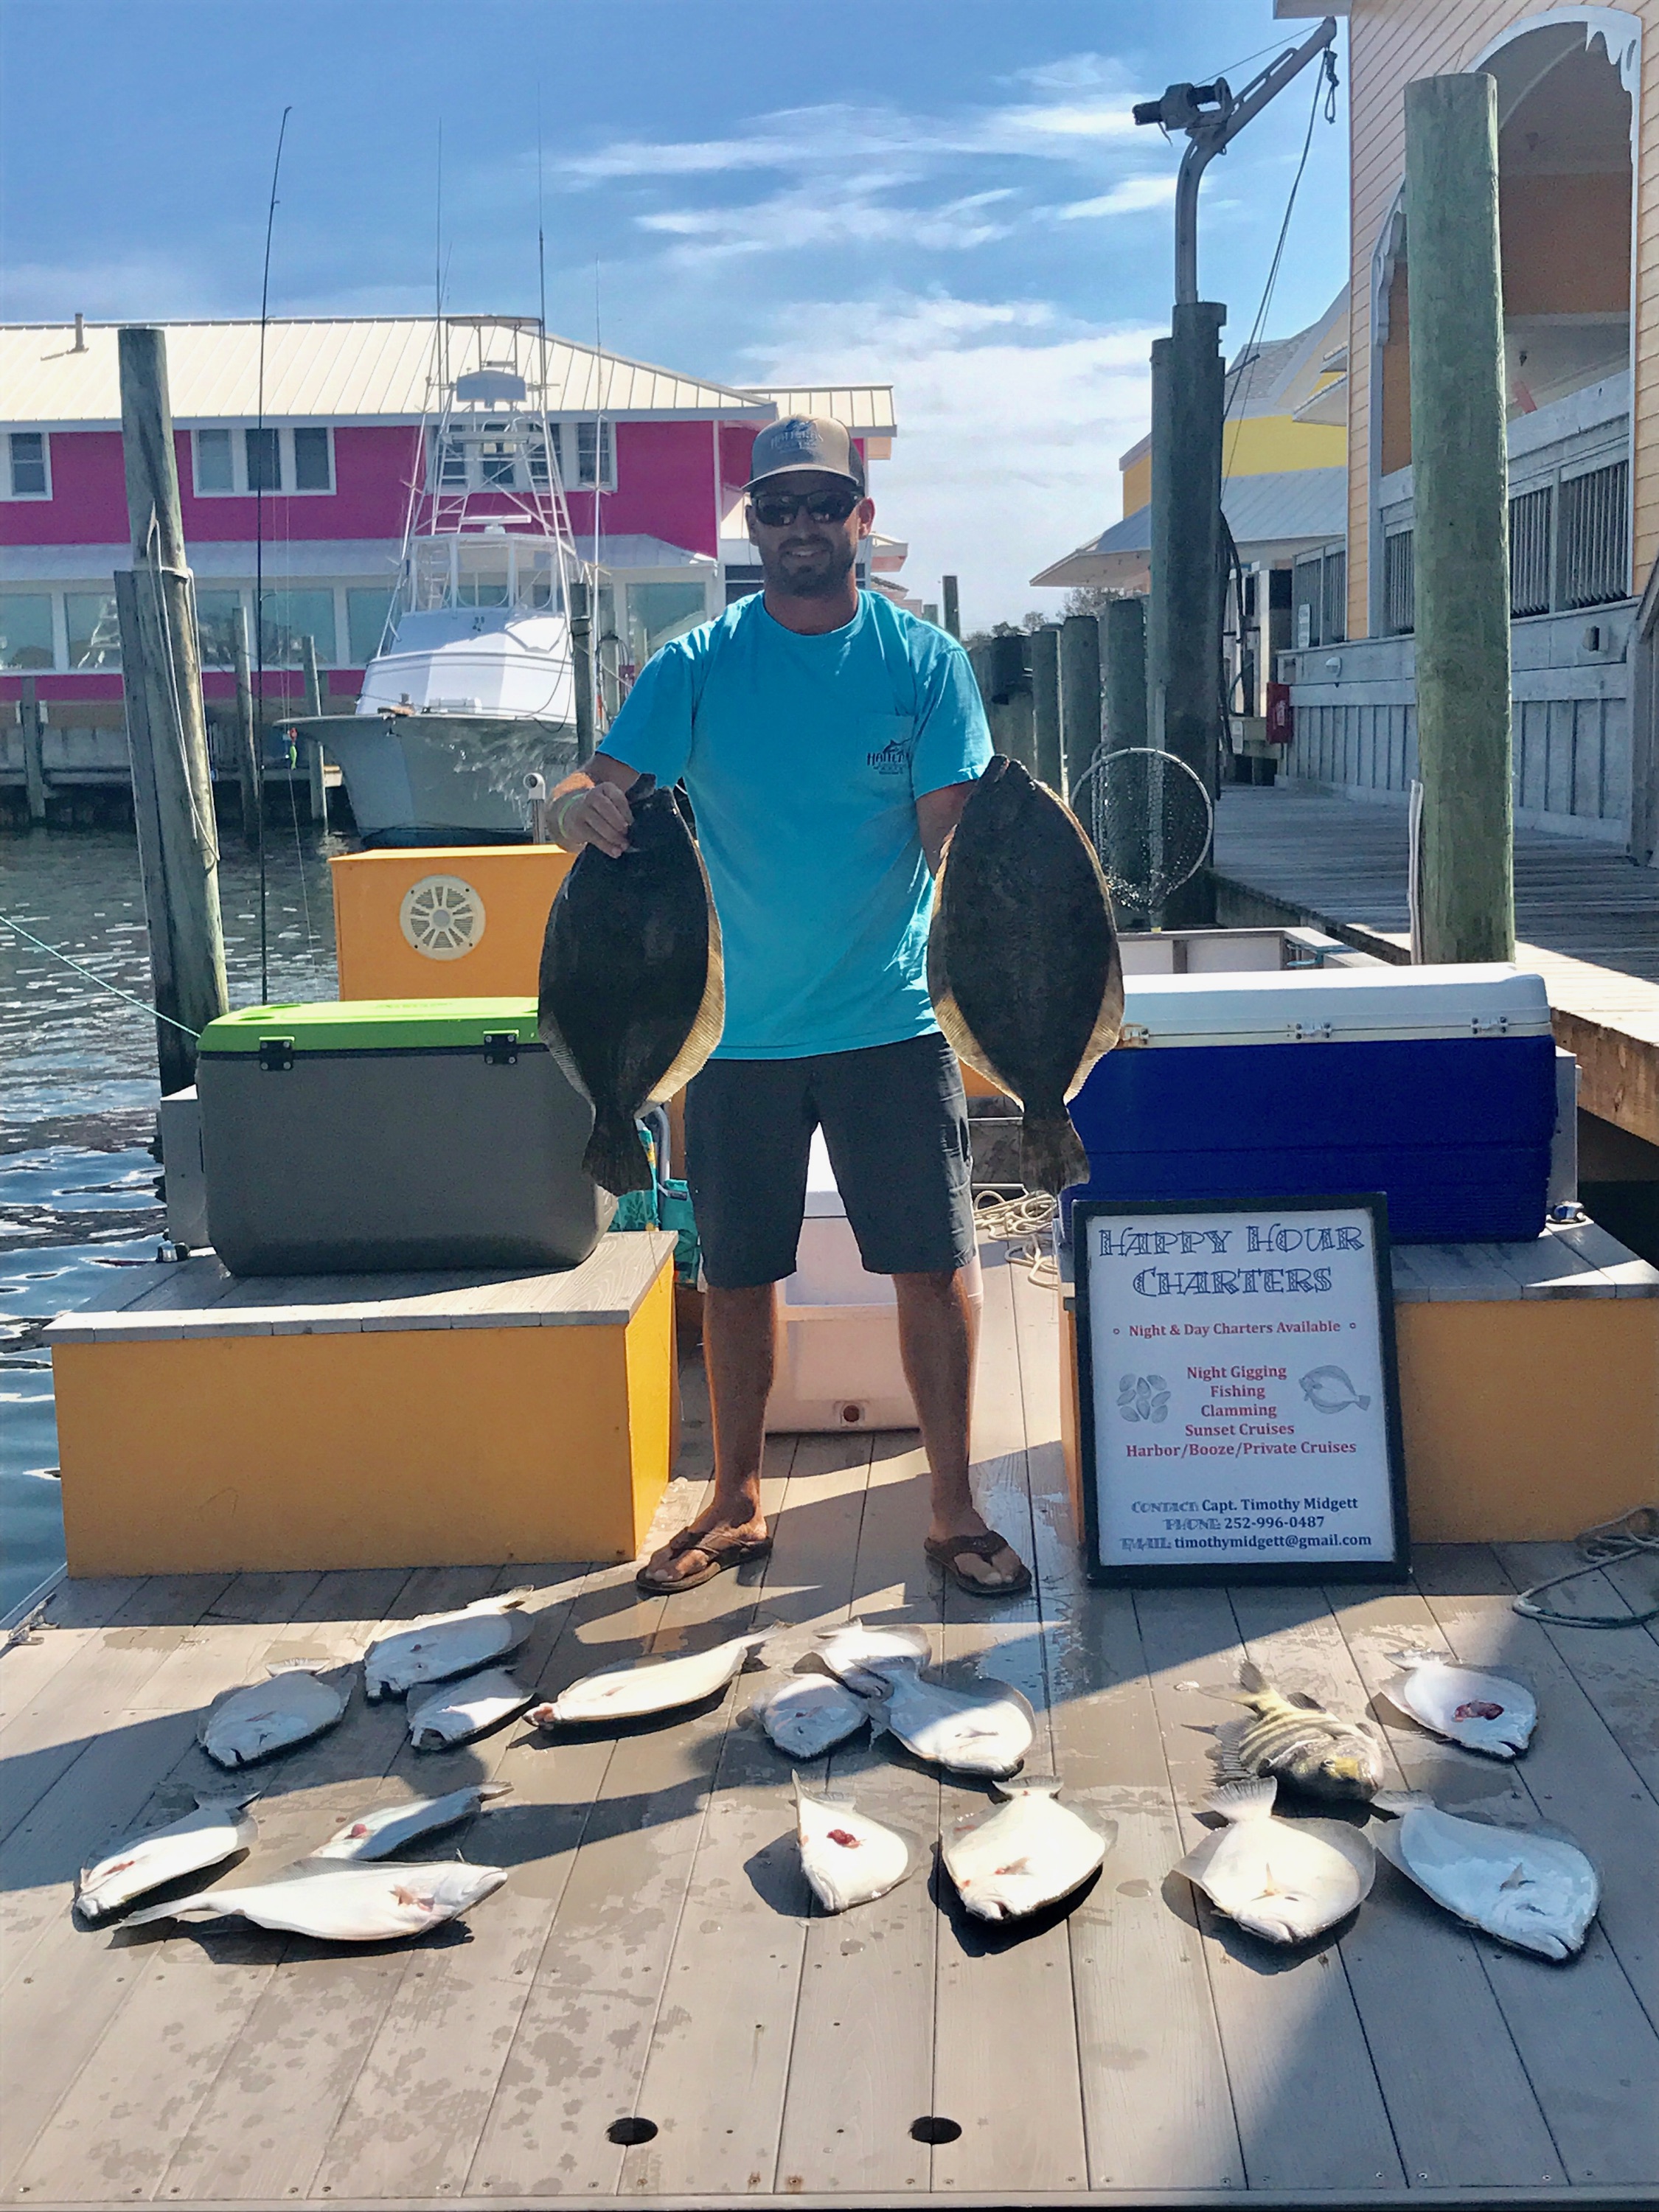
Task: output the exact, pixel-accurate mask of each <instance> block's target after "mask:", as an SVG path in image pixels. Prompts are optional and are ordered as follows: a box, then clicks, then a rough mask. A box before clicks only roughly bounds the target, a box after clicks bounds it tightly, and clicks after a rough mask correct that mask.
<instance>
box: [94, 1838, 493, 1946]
mask: <svg viewBox="0 0 1659 2212" xmlns="http://www.w3.org/2000/svg"><path fill="white" fill-rule="evenodd" d="M506 1880H507V1869H506V1868H505V1867H480V1866H468V1865H467V1864H466V1863H465V1861H464V1860H461V1859H444V1860H441V1861H440V1862H439V1863H437V1864H436V1865H435V1866H422V1865H410V1864H402V1863H392V1864H390V1865H386V1866H340V1867H335V1866H330V1867H327V1868H325V1869H320V1870H317V1871H313V1869H310V1868H309V1867H307V1866H306V1865H304V1864H303V1863H302V1864H301V1865H300V1866H297V1867H291V1868H289V1869H288V1871H287V1872H286V1873H284V1874H282V1875H278V1876H277V1877H276V1880H275V1881H258V1882H250V1883H248V1884H247V1885H246V1887H244V1888H240V1889H237V1888H230V1889H212V1890H204V1891H202V1892H201V1893H200V1894H199V1895H197V1896H196V1897H182V1898H180V1899H179V1901H178V1902H177V1903H176V1904H174V1905H151V1906H150V1907H149V1911H145V1912H135V1913H134V1914H133V1915H132V1916H131V1918H130V1919H129V1920H128V1921H127V1923H126V1925H127V1926H128V1927H129V1928H141V1927H143V1925H144V1924H145V1923H146V1922H148V1921H152V1920H227V1919H242V1920H252V1921H253V1922H255V1923H257V1924H258V1926H259V1927H261V1928H276V1929H283V1930H284V1931H285V1932H286V1933H287V1934H289V1935H290V1936H316V1937H317V1938H318V1939H319V1942H325V1943H386V1942H392V1941H393V1940H394V1939H395V1938H396V1937H398V1936H423V1935H424V1934H425V1933H426V1931H427V1929H428V1928H436V1927H438V1926H440V1925H441V1923H442V1922H444V1921H446V1920H453V1919H455V1918H456V1917H458V1916H459V1914H461V1913H463V1912H467V1911H471V1908H472V1907H473V1906H474V1905H479V1904H482V1902H483V1899H485V1898H486V1897H490V1896H493V1895H494V1894H495V1891H496V1890H498V1889H499V1888H500V1887H501V1884H502V1883H503V1882H504V1881H506Z"/></svg>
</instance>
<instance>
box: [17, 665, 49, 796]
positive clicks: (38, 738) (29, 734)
mask: <svg viewBox="0 0 1659 2212" xmlns="http://www.w3.org/2000/svg"><path fill="white" fill-rule="evenodd" d="M19 688H20V690H21V697H20V699H19V702H18V708H17V714H18V720H19V721H20V722H21V725H22V731H23V791H24V796H25V798H26V799H27V802H28V812H29V828H30V829H37V828H39V827H40V825H41V824H43V823H45V821H46V732H45V730H44V729H43V728H42V726H41V714H40V685H39V684H37V683H36V682H35V679H34V678H33V677H32V676H26V677H25V678H23V680H22V683H21V686H20V687H19Z"/></svg>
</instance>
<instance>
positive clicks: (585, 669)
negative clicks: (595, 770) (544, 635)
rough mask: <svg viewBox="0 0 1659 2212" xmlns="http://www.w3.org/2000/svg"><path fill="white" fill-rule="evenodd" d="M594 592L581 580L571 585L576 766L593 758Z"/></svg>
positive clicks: (583, 765) (571, 640)
mask: <svg viewBox="0 0 1659 2212" xmlns="http://www.w3.org/2000/svg"><path fill="white" fill-rule="evenodd" d="M570 665H571V672H572V675H573V677H574V684H575V693H576V698H575V716H576V764H577V766H578V767H579V768H580V767H585V766H586V763H588V762H589V761H590V760H592V757H593V743H594V739H593V617H592V592H591V591H590V590H589V588H588V586H586V584H585V583H583V582H581V581H580V580H578V581H576V582H574V583H573V584H572V585H571V586H570Z"/></svg>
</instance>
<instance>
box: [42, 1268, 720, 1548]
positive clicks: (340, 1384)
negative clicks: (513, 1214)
mask: <svg viewBox="0 0 1659 2212" xmlns="http://www.w3.org/2000/svg"><path fill="white" fill-rule="evenodd" d="M673 1261H674V1239H673V1237H671V1236H667V1235H664V1234H662V1233H660V1232H659V1231H654V1230H652V1231H642V1232H640V1233H638V1234H635V1235H627V1236H610V1237H604V1238H602V1239H601V1240H600V1243H599V1246H598V1247H597V1249H595V1251H594V1252H593V1254H592V1256H591V1257H590V1258H588V1259H587V1260H586V1261H583V1262H582V1264H581V1266H580V1267H573V1268H570V1269H568V1270H567V1271H565V1272H562V1273H556V1274H545V1275H513V1274H507V1273H468V1274H443V1275H386V1276H373V1275H355V1276H322V1275H312V1276H296V1277H271V1278H263V1279H261V1278H244V1279H238V1278H236V1277H234V1276H232V1275H230V1274H228V1273H226V1271H225V1269H224V1268H223V1267H221V1265H220V1264H219V1262H218V1261H216V1259H214V1258H212V1257H210V1256H206V1257H200V1258H197V1259H193V1260H190V1261H185V1262H183V1263H181V1264H179V1265H174V1266H158V1267H147V1268H143V1269H131V1270H128V1269H121V1270H118V1271H115V1272H114V1273H113V1279H112V1284H111V1286H110V1288H109V1290H108V1291H107V1292H106V1294H105V1296H104V1297H103V1298H102V1299H101V1300H100V1301H99V1302H97V1303H95V1304H94V1305H92V1306H89V1307H83V1308H82V1309H80V1310H78V1311H76V1312H74V1313H71V1314H68V1315H65V1316H63V1318H61V1319H60V1320H58V1321H57V1322H53V1324H52V1327H51V1328H49V1329H48V1330H47V1331H46V1342H47V1344H48V1345H49V1346H50V1347H51V1350H52V1366H53V1370H54V1372H55V1378H56V1388H57V1401H58V1457H59V1462H60V1465H61V1468H62V1474H63V1493H64V1532H65V1536H66V1539H67V1545H68V1554H69V1571H70V1574H72V1575H137V1574H192V1573H207V1572H246V1571H252V1570H259V1569H264V1570H271V1569H278V1568H301V1569H318V1570H321V1569H325V1568H337V1567H390V1566H438V1565H448V1566H465V1565H491V1564H494V1563H496V1562H499V1561H501V1560H512V1559H526V1560H540V1559H631V1558H633V1556H634V1555H635V1553H636V1552H637V1550H638V1549H639V1547H640V1545H641V1542H642V1541H643V1540H644V1536H645V1532H646V1530H647V1528H648V1526H649V1525H650V1521H651V1516H652V1515H653V1512H654V1511H655V1510H656V1507H657V1504H658V1503H659V1500H660V1498H661V1497H662V1494H663V1491H664V1489H665V1486H666V1485H667V1481H668V1474H669V1469H670V1467H671V1464H672V1462H673V1455H674V1451H675V1448H676V1443H677V1436H676V1426H677V1419H678V1405H677V1400H676V1395H675V1367H674V1308H673Z"/></svg>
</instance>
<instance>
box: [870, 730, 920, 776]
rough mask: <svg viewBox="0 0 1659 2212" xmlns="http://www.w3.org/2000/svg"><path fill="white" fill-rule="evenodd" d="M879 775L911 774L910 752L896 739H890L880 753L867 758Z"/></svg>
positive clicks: (906, 746)
mask: <svg viewBox="0 0 1659 2212" xmlns="http://www.w3.org/2000/svg"><path fill="white" fill-rule="evenodd" d="M866 757H867V759H868V761H869V764H870V766H871V767H872V769H874V770H875V771H876V774H877V775H908V774H909V772H910V751H909V748H908V745H904V744H901V743H900V742H899V740H898V739H897V738H890V739H889V741H888V742H887V744H884V746H883V747H882V748H881V750H880V751H879V752H874V753H871V754H869V755H867V756H866Z"/></svg>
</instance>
